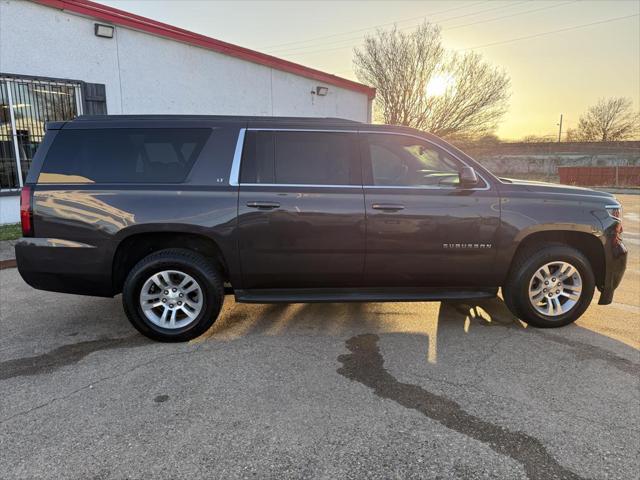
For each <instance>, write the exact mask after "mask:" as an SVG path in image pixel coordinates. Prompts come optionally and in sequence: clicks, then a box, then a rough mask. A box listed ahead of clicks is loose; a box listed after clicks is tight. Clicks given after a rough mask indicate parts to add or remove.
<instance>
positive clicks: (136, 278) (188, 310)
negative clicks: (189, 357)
mask: <svg viewBox="0 0 640 480" xmlns="http://www.w3.org/2000/svg"><path fill="white" fill-rule="evenodd" d="M223 300H224V287H223V281H222V278H221V276H220V274H219V273H218V272H217V270H216V269H215V267H214V266H213V265H212V264H211V263H210V262H209V261H208V260H207V259H206V258H204V257H203V256H201V255H199V254H197V253H195V252H192V251H190V250H183V249H167V250H161V251H158V252H155V253H152V254H151V255H149V256H147V257H145V258H143V259H142V260H140V261H139V262H138V263H137V264H136V265H135V266H134V267H133V268H132V269H131V272H129V275H128V276H127V279H126V280H125V283H124V286H123V289H122V302H123V304H124V310H125V312H126V314H127V317H128V318H129V320H130V321H131V323H132V324H133V326H134V327H135V328H136V329H137V330H138V331H140V332H141V333H142V334H144V335H146V336H147V337H149V338H152V339H154V340H160V341H164V342H182V341H186V340H191V339H192V338H195V337H197V336H199V335H201V334H202V333H204V332H205V331H207V330H208V329H209V327H211V325H213V322H214V321H215V320H216V318H217V317H218V314H219V313H220V309H221V308H222V303H223Z"/></svg>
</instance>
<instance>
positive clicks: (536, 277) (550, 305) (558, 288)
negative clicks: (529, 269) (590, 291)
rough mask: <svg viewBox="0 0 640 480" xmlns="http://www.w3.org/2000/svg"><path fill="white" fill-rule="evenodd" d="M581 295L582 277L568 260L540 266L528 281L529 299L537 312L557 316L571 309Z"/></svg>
mask: <svg viewBox="0 0 640 480" xmlns="http://www.w3.org/2000/svg"><path fill="white" fill-rule="evenodd" d="M581 295H582V277H581V276H580V272H578V269H577V268H576V267H574V266H573V265H571V264H570V263H568V262H562V261H555V262H549V263H546V264H544V265H543V266H541V267H540V268H538V269H537V270H536V272H535V273H534V274H533V276H532V277H531V280H530V281H529V301H530V302H531V305H532V306H533V308H535V309H536V311H537V312H538V313H541V314H542V315H545V316H547V317H557V316H559V315H563V314H565V313H567V312H569V311H570V310H571V309H573V308H574V307H575V306H576V305H577V303H578V302H579V301H580V297H581Z"/></svg>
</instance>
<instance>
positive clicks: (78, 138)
mask: <svg viewBox="0 0 640 480" xmlns="http://www.w3.org/2000/svg"><path fill="white" fill-rule="evenodd" d="M210 134H211V130H210V129H207V128H201V129H186V128H184V129H182V128H176V129H169V128H147V129H142V128H131V129H127V128H112V129H100V130H62V131H61V132H59V133H58V135H57V136H56V139H55V141H54V143H53V145H52V146H51V148H50V150H49V152H48V153H47V157H46V158H45V160H44V164H43V166H42V171H41V172H40V177H39V178H38V182H39V183H96V182H99V183H176V182H181V181H183V180H184V179H185V178H186V176H187V175H188V174H189V172H190V170H191V167H192V166H193V164H194V162H195V160H196V159H197V158H198V155H199V154H200V151H201V150H202V147H203V146H204V144H205V143H206V141H207V139H208V138H209V135H210Z"/></svg>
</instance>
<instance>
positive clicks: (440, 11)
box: [265, 1, 487, 50]
mask: <svg viewBox="0 0 640 480" xmlns="http://www.w3.org/2000/svg"><path fill="white" fill-rule="evenodd" d="M481 3H487V2H486V1H481V2H475V3H472V4H470V5H460V6H458V7H454V8H448V9H445V10H439V11H437V12H433V13H426V14H424V15H420V16H419V17H411V18H405V19H403V20H397V21H395V22H390V23H382V24H380V25H372V26H370V27H365V28H360V29H357V30H349V31H346V32H340V33H332V34H330V35H323V36H321V37H313V38H308V39H306V40H295V41H292V42H285V43H277V44H275V45H269V46H267V47H265V50H273V49H274V48H276V49H277V48H278V47H282V46H285V45H293V44H296V45H297V44H299V43H307V42H313V41H315V40H323V39H325V38H333V37H337V36H340V35H348V34H350V33H357V32H364V31H367V30H373V29H374V28H379V27H386V26H389V25H393V24H394V23H403V22H409V21H411V20H416V19H418V18H425V17H426V16H428V15H440V14H442V13H447V12H452V11H454V10H460V9H461V8H469V7H473V6H475V5H479V4H481Z"/></svg>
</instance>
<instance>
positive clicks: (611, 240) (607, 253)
mask: <svg viewBox="0 0 640 480" xmlns="http://www.w3.org/2000/svg"><path fill="white" fill-rule="evenodd" d="M621 230H622V229H621V226H620V222H619V221H615V222H612V223H611V224H610V225H609V226H608V228H607V229H606V230H605V232H604V235H603V237H602V240H603V246H604V267H605V269H604V278H603V281H602V284H601V285H598V289H599V290H600V299H599V300H598V304H599V305H609V304H610V303H611V302H612V301H613V293H614V291H615V289H616V288H618V285H620V282H621V281H622V277H623V276H624V272H625V270H626V269H627V247H625V245H624V243H623V241H622V238H621V235H620V234H621Z"/></svg>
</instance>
